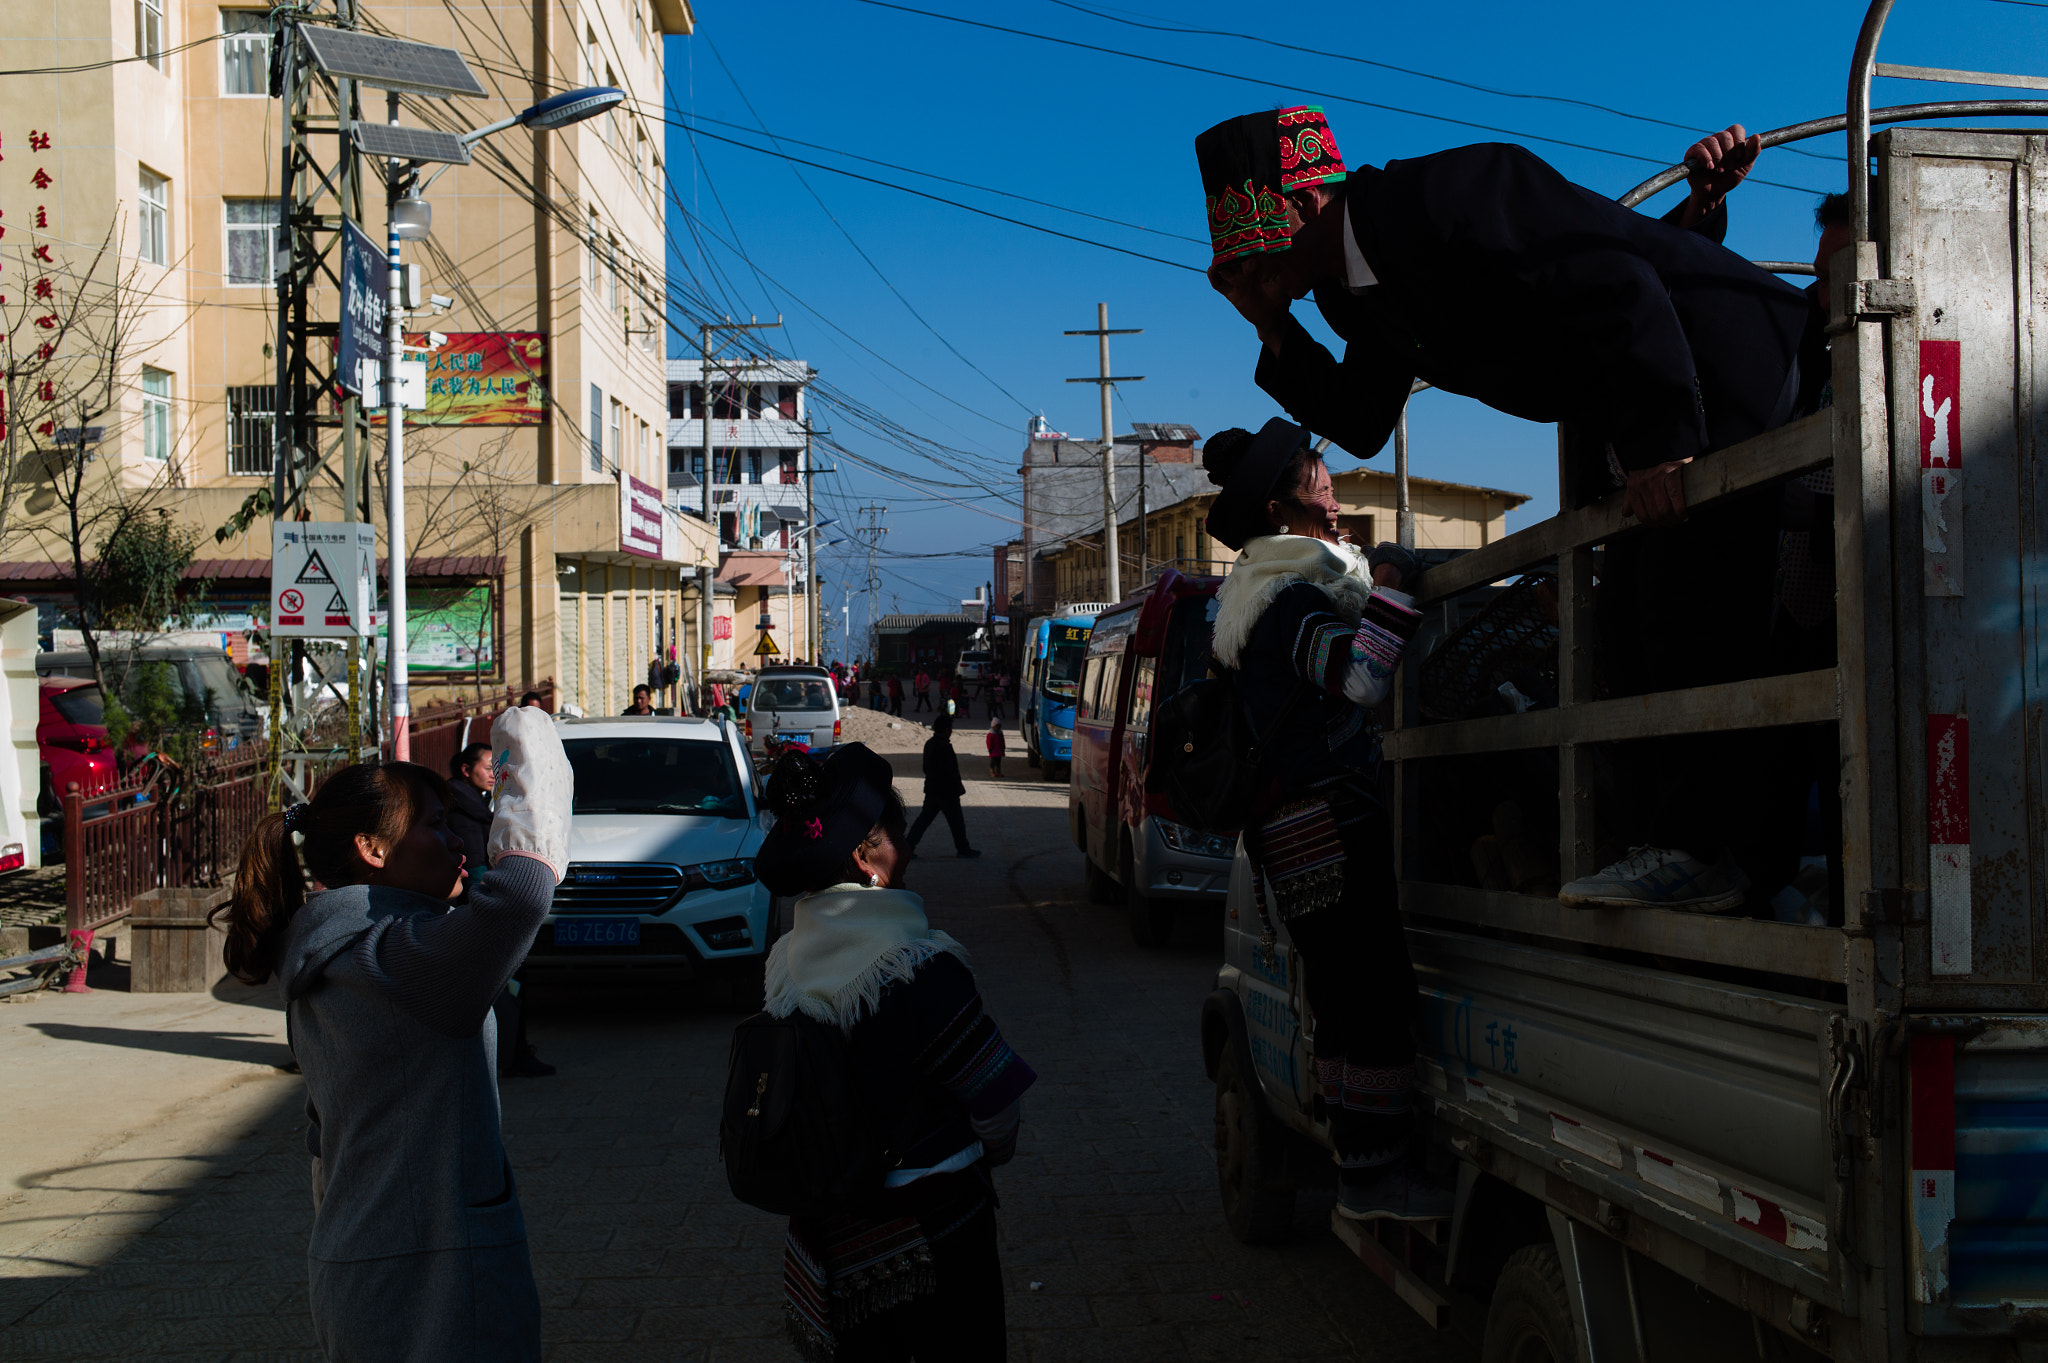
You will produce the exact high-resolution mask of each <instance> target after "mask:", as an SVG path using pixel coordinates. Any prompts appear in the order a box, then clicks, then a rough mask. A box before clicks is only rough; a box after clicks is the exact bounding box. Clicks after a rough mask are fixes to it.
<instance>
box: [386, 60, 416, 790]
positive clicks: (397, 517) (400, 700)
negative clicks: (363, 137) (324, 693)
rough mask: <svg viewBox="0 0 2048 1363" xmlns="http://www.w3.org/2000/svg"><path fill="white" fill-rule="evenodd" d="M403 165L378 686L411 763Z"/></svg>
mask: <svg viewBox="0 0 2048 1363" xmlns="http://www.w3.org/2000/svg"><path fill="white" fill-rule="evenodd" d="M385 99H386V104H385V107H386V109H387V110H388V111H389V113H390V121H391V122H392V123H396V122H398V92H397V91H396V90H392V91H389V92H387V94H386V96H385ZM402 164H403V163H401V162H398V161H393V162H391V163H390V170H389V172H388V173H387V174H386V175H385V177H384V249H385V251H386V252H387V253H388V255H389V258H390V260H389V264H390V269H389V271H388V272H387V274H386V277H385V284H384V290H385V292H384V301H385V310H384V433H385V438H384V453H385V458H386V463H387V467H386V469H385V471H384V515H385V519H386V521H387V523H388V528H387V535H386V538H387V540H388V541H389V542H388V544H387V545H386V552H387V553H388V555H389V563H390V565H391V566H390V572H389V574H388V577H389V582H390V587H389V591H388V592H387V593H386V597H385V606H386V608H387V609H388V610H389V611H390V613H391V628H390V630H389V631H388V642H387V643H386V645H385V649H384V680H385V685H386V687H387V688H388V694H387V699H386V702H385V707H384V708H385V713H386V714H388V715H389V716H390V717H391V755H392V757H393V758H395V759H396V760H398V761H400V762H410V761H412V688H411V684H410V679H409V677H408V676H407V673H406V666H405V652H406V628H405V627H406V616H405V569H406V561H407V560H406V550H405V405H404V403H403V402H402V401H401V398H402V396H403V395H402V394H401V392H400V391H399V377H398V365H399V361H400V360H402V359H403V358H404V356H405V308H404V304H405V284H404V275H405V266H404V264H403V263H402V262H401V260H400V258H399V236H398V200H399V190H400V188H401V187H402V184H403V179H404V175H403V171H402V170H401V166H402Z"/></svg>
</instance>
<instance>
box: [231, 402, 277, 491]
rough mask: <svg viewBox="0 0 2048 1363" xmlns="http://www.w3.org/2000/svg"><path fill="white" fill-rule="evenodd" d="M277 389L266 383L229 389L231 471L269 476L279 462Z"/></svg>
mask: <svg viewBox="0 0 2048 1363" xmlns="http://www.w3.org/2000/svg"><path fill="white" fill-rule="evenodd" d="M276 399H277V389H275V388H273V387H271V386H270V385H269V384H267V383H251V384H244V385H241V386H240V387H235V388H230V389H228V472H229V473H240V474H261V475H262V476H263V477H265V478H268V477H269V476H270V471H271V468H272V467H273V466H274V465H275V464H276V462H277V417H276V415H275V413H274V410H273V409H274V407H275V403H276Z"/></svg>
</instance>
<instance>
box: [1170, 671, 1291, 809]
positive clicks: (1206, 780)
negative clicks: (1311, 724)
mask: <svg viewBox="0 0 2048 1363" xmlns="http://www.w3.org/2000/svg"><path fill="white" fill-rule="evenodd" d="M1307 689H1308V688H1307V685H1306V683H1303V682H1299V681H1297V682H1296V683H1295V684H1294V689H1293V690H1292V691H1290V692H1288V693H1287V699H1286V701H1285V702H1284V703H1283V704H1282V705H1281V707H1280V710H1279V712H1278V713H1277V714H1275V715H1274V716H1273V721H1272V728H1271V729H1270V730H1268V732H1269V733H1277V732H1279V730H1280V728H1281V726H1282V725H1283V724H1285V723H1286V721H1287V716H1288V715H1289V714H1291V713H1293V711H1294V707H1295V704H1296V702H1298V701H1299V700H1300V699H1301V697H1302V694H1303V692H1305V691H1306V690H1307ZM1265 765H1266V753H1265V751H1264V750H1263V749H1262V748H1261V746H1260V744H1259V738H1258V728H1257V726H1255V725H1254V724H1253V723H1252V718H1251V714H1250V712H1249V710H1248V709H1247V707H1246V705H1245V702H1244V693H1243V692H1242V691H1241V690H1240V689H1239V687H1238V684H1237V676H1236V674H1235V673H1233V672H1232V671H1231V670H1230V669H1228V668H1225V667H1221V666H1215V665H1212V666H1211V667H1210V669H1209V675H1208V676H1206V677H1203V678H1201V679H1200V680H1198V681H1192V682H1189V683H1188V684H1187V685H1186V686H1183V687H1182V688H1181V689H1180V690H1178V691H1176V692H1174V693H1173V694H1172V695H1171V696H1169V697H1167V698H1166V700H1165V701H1164V702H1163V703H1161V705H1160V706H1159V708H1158V709H1157V711H1155V712H1154V714H1153V717H1152V761H1151V765H1150V767H1149V769H1148V770H1147V771H1146V773H1145V790H1146V792H1147V793H1148V794H1154V795H1164V796H1165V797H1166V804H1167V807H1168V808H1169V809H1170V810H1171V811H1172V812H1173V817H1174V819H1175V820H1176V821H1177V822H1180V823H1184V824H1187V825H1188V826H1189V827H1191V828H1199V829H1201V830H1202V831H1203V832H1206V833H1235V832H1238V831H1239V830H1240V829H1242V828H1243V827H1244V826H1245V824H1246V822H1247V821H1248V820H1249V819H1250V818H1251V812H1252V801H1253V799H1254V798H1256V796H1257V795H1258V788H1259V776H1260V773H1261V772H1262V771H1263V770H1264V768H1265Z"/></svg>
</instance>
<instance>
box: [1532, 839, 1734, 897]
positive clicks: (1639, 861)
mask: <svg viewBox="0 0 2048 1363" xmlns="http://www.w3.org/2000/svg"><path fill="white" fill-rule="evenodd" d="M1748 889H1749V877H1748V876H1746V875H1744V874H1743V873H1742V868H1741V867H1739V866H1737V865H1736V864H1735V860H1734V858H1732V857H1726V856H1724V857H1722V858H1721V860H1719V861H1717V862H1705V861H1701V860H1700V859H1699V858H1697V857H1695V856H1693V855H1692V854H1691V853H1689V852H1684V851H1681V850H1679V849H1678V848H1675V847H1632V848H1630V849H1629V854H1628V855H1627V856H1625V857H1623V858H1622V859H1621V860H1620V861H1617V862H1615V863H1614V864H1613V865H1612V866H1607V867H1603V868H1602V869H1600V870H1598V871H1595V872H1594V873H1593V874H1592V875H1589V876H1581V877H1580V878H1579V879H1577V880H1574V881H1572V882H1571V883H1570V884H1569V885H1566V886H1564V887H1563V888H1562V889H1560V890H1559V891H1558V892H1557V902H1558V903H1560V904H1567V905H1573V906H1585V905H1601V906H1611V907H1618V908H1648V909H1685V910H1687V911H1689V912H1692V913H1726V912H1727V911H1728V910H1729V909H1735V908H1740V907H1741V906H1742V901H1743V898H1744V897H1745V894H1746V893H1747V891H1748Z"/></svg>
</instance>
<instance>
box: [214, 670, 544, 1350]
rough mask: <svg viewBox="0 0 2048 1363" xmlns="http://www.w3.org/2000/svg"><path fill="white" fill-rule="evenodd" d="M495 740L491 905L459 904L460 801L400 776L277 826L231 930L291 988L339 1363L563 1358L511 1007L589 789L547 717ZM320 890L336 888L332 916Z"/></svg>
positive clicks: (249, 967)
mask: <svg viewBox="0 0 2048 1363" xmlns="http://www.w3.org/2000/svg"><path fill="white" fill-rule="evenodd" d="M491 740H492V747H493V748H495V749H497V750H499V751H501V752H507V753H509V754H510V760H509V761H508V762H507V764H506V765H505V766H504V768H503V769H502V770H500V771H499V772H498V773H497V783H498V808H497V811H496V814H495V817H494V818H493V820H492V823H491V835H490V844H489V847H490V852H491V854H492V856H493V857H494V859H495V861H496V869H495V870H494V871H493V872H492V874H491V875H490V876H489V877H488V878H487V879H486V880H485V881H484V882H483V883H481V884H480V885H478V886H477V888H476V890H475V892H474V893H472V895H471V896H470V901H469V903H467V904H464V905H460V906H458V907H455V908H452V909H451V908H450V907H449V906H448V902H447V901H448V899H449V897H450V896H451V895H453V894H455V893H456V892H457V891H458V890H459V889H460V888H461V885H462V880H463V865H462V862H463V858H462V853H461V850H460V847H459V844H458V843H457V842H456V840H455V836H454V834H453V832H452V831H451V830H450V829H449V827H448V822H447V809H448V804H449V798H450V796H449V791H448V786H447V783H446V782H444V781H443V780H442V779H441V778H440V776H438V775H436V774H435V773H434V772H432V771H429V770H428V769H427V768H425V767H420V766H415V765H413V764H412V763H409V762H385V763H381V764H376V763H365V764H363V765H360V766H348V767H343V768H341V769H340V770H339V771H337V772H335V773H334V774H333V775H331V776H329V777H328V778H327V779H326V780H325V781H324V782H322V783H321V785H320V788H319V790H318V791H316V792H315V793H314V796H313V799H312V801H311V803H309V804H297V805H293V806H291V807H290V808H289V809H287V810H285V811H284V812H282V813H278V814H270V815H266V816H265V817H264V818H263V819H261V820H260V821H259V822H258V823H257V824H256V827H255V828H254V829H253V830H252V831H251V832H250V834H249V838H248V841H247V842H246V843H245V845H244V846H243V850H242V860H241V866H240V868H239V870H238V871H237V872H236V876H235V889H234V896H233V898H232V899H231V900H230V901H229V902H228V904H227V905H226V906H225V907H224V908H223V909H221V910H220V911H219V914H218V917H220V918H221V919H223V920H224V922H225V925H226V928H227V942H226V944H225V954H226V957H227V962H228V966H229V968H230V969H231V970H233V971H234V973H235V975H236V977H237V978H239V979H241V980H244V981H246V982H248V983H251V984H260V983H262V982H263V981H265V980H267V979H269V978H270V977H271V976H272V975H275V976H277V979H278V986H279V992H280V993H281V994H282V995H283V997H284V1001H285V1013H286V1018H287V1021H288V1022H289V1025H290V1036H291V1045H292V1053H293V1056H294V1057H295V1058H296V1059H297V1061H298V1063H299V1066H300V1068H301V1069H302V1071H303V1072H304V1075H305V1083H306V1096H307V1103H306V1112H307V1116H308V1118H309V1123H308V1126H307V1128H306V1143H307V1147H308V1149H309V1151H310V1152H311V1154H312V1156H313V1164H312V1182H313V1232H312V1239H311V1242H310V1244H309V1246H308V1249H307V1259H308V1269H309V1271H308V1300H309V1305H310V1307H311V1309H312V1316H313V1335H314V1338H315V1340H316V1341H317V1342H318V1344H319V1346H320V1348H321V1350H322V1351H323V1352H324V1353H325V1354H326V1355H327V1357H328V1358H329V1359H332V1360H344V1359H345V1360H358V1359H377V1360H387V1359H389V1360H409V1361H412V1363H440V1360H446V1359H453V1358H468V1359H480V1358H489V1359H494V1360H500V1359H516V1360H538V1359H539V1358H540V1356H541V1342H540V1294H539V1292H538V1290H537V1289H536V1287H535V1285H534V1278H533V1266H532V1263H531V1261H530V1259H529V1258H528V1255H527V1249H526V1224H525V1220H524V1218H523V1216H522V1215H521V1212H520V1207H519V1191H518V1188H517V1186H516V1184H515V1183H514V1181H513V1178H512V1170H511V1166H510V1164H509V1163H507V1161H506V1158H505V1144H504V1138H503V1134H502V1132H501V1129H500V1124H499V1116H498V1084H497V1076H496V1074H495V1072H494V1068H493V1063H492V1062H493V1053H494V1052H495V1050H496V1048H497V1040H498V1036H497V1028H496V1026H495V1024H494V1023H493V1021H492V1018H491V1000H492V999H493V998H495V997H496V996H497V993H498V991H499V990H500V989H502V988H503V987H504V985H505V981H506V980H507V979H509V978H510V977H511V974H512V971H513V968H514V967H515V966H517V965H518V964H519V962H520V960H521V959H522V958H523V957H524V956H525V955H526V951H527V948H528V947H529V946H531V945H532V943H533V938H534V934H535V932H536V931H537V930H538V929H539V927H540V924H541V921H542V919H543V918H544V917H546V915H547V911H548V906H549V905H550V903H552V901H553V899H554V891H555V886H556V884H557V883H559V881H560V879H561V870H562V869H563V868H564V867H565V866H566V863H567V857H568V834H569V809H570V803H571V797H572V793H573V788H574V782H575V777H574V774H573V773H572V772H571V770H570V768H569V761H568V758H567V756H566V755H565V754H564V753H563V751H562V742H561V739H560V738H558V737H557V736H556V733H555V726H554V723H553V722H552V721H551V720H549V719H548V718H547V716H545V715H542V714H539V713H537V712H536V711H534V710H531V709H527V708H524V707H520V708H516V709H512V710H508V711H506V712H505V713H504V714H502V715H500V716H498V718H497V721H496V722H495V723H494V724H493V726H492V730H491ZM295 838H296V839H297V840H298V846H297V847H296V848H295V847H294V839H295ZM301 856H303V857H304V861H305V869H304V870H303V871H302V870H301V869H300V857H301ZM307 873H310V874H311V875H312V877H313V878H314V879H315V880H317V881H318V882H319V884H320V885H321V886H323V887H324V888H323V889H322V890H321V891H320V892H319V893H317V894H315V895H313V896H311V897H310V898H308V897H307V894H306V875H307Z"/></svg>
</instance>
